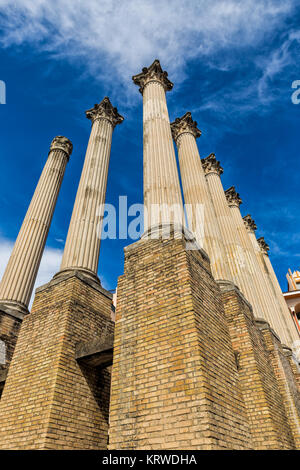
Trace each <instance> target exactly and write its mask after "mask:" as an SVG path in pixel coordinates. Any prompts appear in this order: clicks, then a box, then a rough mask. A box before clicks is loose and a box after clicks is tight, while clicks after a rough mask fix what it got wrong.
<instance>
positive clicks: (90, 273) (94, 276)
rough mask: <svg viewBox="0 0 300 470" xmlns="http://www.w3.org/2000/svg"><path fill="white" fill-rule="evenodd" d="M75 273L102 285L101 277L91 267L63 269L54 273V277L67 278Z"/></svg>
mask: <svg viewBox="0 0 300 470" xmlns="http://www.w3.org/2000/svg"><path fill="white" fill-rule="evenodd" d="M74 273H75V274H78V275H79V276H80V277H81V278H82V279H83V280H86V281H87V282H88V281H92V282H95V283H96V284H98V285H100V286H101V282H100V279H99V277H98V276H97V274H95V273H94V271H91V270H90V269H83V268H82V269H81V268H78V267H74V268H72V267H71V268H67V269H63V270H62V271H59V272H58V273H56V274H54V276H53V279H66V278H67V277H69V276H70V275H73V274H74Z"/></svg>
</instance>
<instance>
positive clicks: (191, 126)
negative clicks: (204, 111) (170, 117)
mask: <svg viewBox="0 0 300 470" xmlns="http://www.w3.org/2000/svg"><path fill="white" fill-rule="evenodd" d="M171 131H172V137H173V139H174V140H175V142H176V144H178V138H179V137H180V136H181V135H182V134H192V135H193V136H194V137H195V139H197V138H198V137H200V135H201V131H200V129H198V128H197V121H193V119H192V115H191V113H190V112H189V111H188V112H187V113H185V115H184V116H182V117H181V118H176V119H175V121H174V122H172V123H171Z"/></svg>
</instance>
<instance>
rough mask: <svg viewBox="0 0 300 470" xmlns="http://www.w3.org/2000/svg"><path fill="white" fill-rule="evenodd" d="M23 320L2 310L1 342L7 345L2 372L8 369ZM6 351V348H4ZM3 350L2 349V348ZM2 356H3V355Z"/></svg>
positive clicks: (1, 365)
mask: <svg viewBox="0 0 300 470" xmlns="http://www.w3.org/2000/svg"><path fill="white" fill-rule="evenodd" d="M21 323H22V320H19V319H18V318H15V317H13V316H11V315H9V314H7V313H6V312H4V311H2V310H0V341H3V343H4V345H5V358H6V360H5V363H3V362H2V360H1V362H0V370H1V369H7V368H8V366H9V364H10V361H11V359H12V355H13V352H14V349H15V345H16V342H17V338H18V334H19V330H20V327H21ZM3 349H4V348H3ZM1 350H2V348H1ZM1 356H2V355H1Z"/></svg>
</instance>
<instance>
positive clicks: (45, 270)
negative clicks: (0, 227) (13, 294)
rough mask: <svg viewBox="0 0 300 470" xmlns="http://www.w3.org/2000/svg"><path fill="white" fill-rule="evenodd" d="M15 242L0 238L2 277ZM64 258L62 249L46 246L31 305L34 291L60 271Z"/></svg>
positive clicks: (0, 268)
mask: <svg viewBox="0 0 300 470" xmlns="http://www.w3.org/2000/svg"><path fill="white" fill-rule="evenodd" d="M13 245H14V243H13V242H12V241H10V240H7V239H5V238H1V239H0V279H1V278H2V276H3V273H4V270H5V268H6V265H7V262H8V260H9V257H10V254H11V251H12V249H13ZM61 258H62V250H59V249H55V248H49V247H46V248H45V250H44V254H43V257H42V260H41V264H40V268H39V271H38V275H37V278H36V282H35V285H34V290H33V295H32V298H31V301H30V307H31V304H32V301H33V298H34V291H35V289H36V288H37V287H39V286H42V285H43V284H46V283H47V282H49V281H50V280H51V279H52V277H53V276H54V274H55V273H57V272H58V271H59V267H60V263H61Z"/></svg>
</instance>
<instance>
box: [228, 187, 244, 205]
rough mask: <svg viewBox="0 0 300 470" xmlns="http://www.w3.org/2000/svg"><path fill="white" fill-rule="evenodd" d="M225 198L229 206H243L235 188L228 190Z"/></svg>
mask: <svg viewBox="0 0 300 470" xmlns="http://www.w3.org/2000/svg"><path fill="white" fill-rule="evenodd" d="M225 196H226V199H227V202H228V205H229V206H237V207H240V204H242V202H243V201H242V200H241V198H240V195H239V193H237V192H236V190H235V187H234V186H231V188H229V189H226V191H225Z"/></svg>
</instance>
